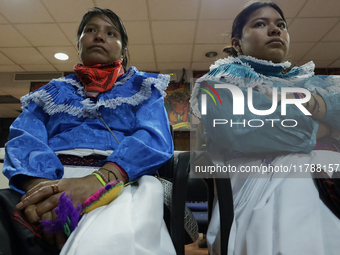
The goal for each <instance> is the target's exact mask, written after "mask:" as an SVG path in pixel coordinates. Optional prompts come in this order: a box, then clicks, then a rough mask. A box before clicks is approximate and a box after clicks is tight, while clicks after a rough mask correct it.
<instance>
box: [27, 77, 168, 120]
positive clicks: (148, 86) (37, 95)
mask: <svg viewBox="0 0 340 255" xmlns="http://www.w3.org/2000/svg"><path fill="white" fill-rule="evenodd" d="M134 73H135V72H134ZM130 78H131V76H130ZM58 80H59V81H60V79H58ZM61 80H62V81H65V80H63V78H61ZM169 80H170V76H169V75H164V74H159V75H158V76H157V78H153V77H149V78H146V79H144V80H143V82H142V84H141V89H140V91H138V92H137V93H136V94H134V95H132V96H130V97H117V98H113V99H108V100H98V101H97V102H96V103H94V102H93V101H91V99H90V98H87V99H85V100H83V101H81V102H80V103H81V104H82V105H83V107H77V106H72V105H69V104H55V103H54V100H53V98H52V96H51V95H50V94H49V93H48V92H47V91H46V90H44V89H42V90H40V91H37V92H34V93H31V94H28V95H26V96H23V97H22V98H21V102H22V104H23V107H27V106H28V104H29V102H30V101H34V102H35V103H36V104H37V105H39V106H41V107H43V110H44V111H45V112H46V113H47V114H49V115H54V114H56V113H62V112H63V113H67V114H70V115H72V116H78V117H90V118H95V117H98V116H99V115H100V113H99V112H98V109H99V107H101V106H104V107H106V108H111V109H116V108H117V106H120V105H121V104H123V103H126V104H130V105H133V106H136V105H139V104H140V103H142V102H143V101H145V100H147V99H149V98H150V96H151V90H152V85H154V86H155V88H156V89H157V90H159V92H160V93H161V94H162V96H163V97H165V95H166V93H165V92H164V90H165V89H166V88H167V86H168V83H169ZM66 81H67V80H66ZM126 81H127V79H126V80H125V82H126ZM74 82H76V83H78V82H77V81H75V80H72V81H71V82H69V83H71V84H72V85H73V86H75V87H77V88H78V89H79V90H78V93H79V91H80V88H82V86H81V85H80V84H76V83H74Z"/></svg>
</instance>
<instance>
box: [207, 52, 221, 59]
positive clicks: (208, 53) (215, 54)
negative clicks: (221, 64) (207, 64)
mask: <svg viewBox="0 0 340 255" xmlns="http://www.w3.org/2000/svg"><path fill="white" fill-rule="evenodd" d="M204 55H205V56H206V57H207V58H213V57H216V56H217V55H218V53H217V52H216V51H209V52H207V53H205V54H204Z"/></svg>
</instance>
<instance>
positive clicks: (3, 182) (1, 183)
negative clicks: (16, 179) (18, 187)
mask: <svg viewBox="0 0 340 255" xmlns="http://www.w3.org/2000/svg"><path fill="white" fill-rule="evenodd" d="M4 156H5V148H0V159H3V158H4ZM3 165H4V164H3V163H0V171H1V173H0V189H4V188H8V187H9V186H8V179H7V178H6V177H5V176H4V175H3V173H2V166H3Z"/></svg>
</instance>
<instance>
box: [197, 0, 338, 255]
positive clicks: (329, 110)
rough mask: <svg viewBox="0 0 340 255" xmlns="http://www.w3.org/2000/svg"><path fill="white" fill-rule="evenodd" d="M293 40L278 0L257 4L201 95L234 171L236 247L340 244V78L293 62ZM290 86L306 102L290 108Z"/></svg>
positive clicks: (322, 250)
mask: <svg viewBox="0 0 340 255" xmlns="http://www.w3.org/2000/svg"><path fill="white" fill-rule="evenodd" d="M289 42H290V38H289V34H288V30H287V24H286V20H285V17H284V15H283V13H282V11H281V9H280V8H279V7H278V6H277V5H276V4H274V3H269V2H255V3H252V4H250V5H249V6H248V7H246V8H245V9H244V10H243V11H242V12H240V14H239V15H238V16H237V17H236V19H235V21H234V23H233V29H232V40H231V43H232V47H231V48H227V49H226V52H227V53H228V54H230V57H228V58H225V59H220V60H217V61H216V62H215V64H213V65H212V66H211V68H210V70H211V71H210V72H209V73H207V74H206V75H204V76H203V77H202V78H200V79H198V80H197V83H196V85H195V88H194V91H193V94H192V99H191V103H192V108H193V112H194V113H195V114H196V115H197V116H198V117H201V118H202V121H203V124H204V126H205V128H206V130H207V132H206V138H207V140H208V141H207V146H208V150H209V152H210V154H211V155H213V156H214V158H219V159H220V160H222V162H224V164H225V166H229V169H232V170H233V171H230V172H229V174H230V178H231V184H232V190H233V200H234V222H233V225H232V228H231V232H230V238H229V247H228V254H235V255H240V254H248V255H251V254H253V255H259V254H261V255H267V254H268V255H272V254H315V255H321V254H338V253H339V250H340V243H339V241H338V234H339V231H340V221H339V218H340V213H339V209H340V206H339V201H340V199H339V193H337V191H339V180H338V179H336V177H339V174H338V173H336V172H335V170H336V168H337V166H339V164H340V154H339V148H340V146H339V142H338V140H339V134H340V133H339V129H340V118H339V116H340V79H339V78H338V77H334V76H328V77H326V76H315V75H314V64H313V62H309V63H307V64H305V65H303V66H301V67H293V68H291V69H290V70H289V71H287V70H288V69H289V68H290V63H289V62H285V61H284V60H285V57H286V55H287V53H288V49H289ZM249 88H250V89H249ZM284 88H287V91H290V93H288V94H287V95H286V98H288V99H290V100H292V99H294V100H295V101H294V102H300V103H297V104H296V105H295V104H287V105H286V107H285V109H283V108H281V104H283V100H282V101H280V100H281V98H282V99H284V95H285V94H286V93H284V91H285V89H284ZM294 88H296V91H297V92H296V93H293V92H295V91H293V89H294ZM203 89H204V90H212V91H213V89H215V92H216V94H218V95H219V97H220V98H221V103H219V102H218V101H217V100H216V101H217V104H216V105H215V103H214V102H213V100H212V99H211V98H210V97H209V96H206V95H205V94H206V93H205V92H204V90H203ZM232 90H233V92H231V91H232ZM237 92H241V93H238V94H237ZM211 93H212V92H211ZM240 94H242V95H240ZM212 95H213V94H212ZM243 96H244V98H245V100H244V102H242V103H239V102H240V100H241V99H242V97H243ZM248 97H250V98H251V99H252V101H251V102H250V104H252V105H250V104H248V103H247V101H248V100H247V98H248ZM277 101H278V104H277V107H276V104H275V103H276V102H277ZM201 102H202V103H201ZM297 105H299V107H298V106H297ZM272 108H273V109H272ZM199 109H202V111H201V112H200V110H199ZM269 109H270V110H271V112H270V113H268V114H260V113H263V111H264V110H269ZM301 109H302V110H303V109H304V110H305V111H302V110H301ZM256 110H257V111H256ZM284 110H286V113H285V114H284ZM233 111H234V112H235V114H233ZM260 111H262V112H260ZM254 112H255V113H254ZM289 167H290V168H289ZM338 170H339V169H338ZM219 177H223V176H219ZM300 177H303V178H300ZM311 177H317V178H316V179H313V178H311ZM219 217H220V215H219V212H218V204H217V205H216V206H215V209H214V212H213V217H212V220H211V224H210V226H209V230H208V243H209V249H210V254H219V253H220V251H219ZM221 217H223V215H221Z"/></svg>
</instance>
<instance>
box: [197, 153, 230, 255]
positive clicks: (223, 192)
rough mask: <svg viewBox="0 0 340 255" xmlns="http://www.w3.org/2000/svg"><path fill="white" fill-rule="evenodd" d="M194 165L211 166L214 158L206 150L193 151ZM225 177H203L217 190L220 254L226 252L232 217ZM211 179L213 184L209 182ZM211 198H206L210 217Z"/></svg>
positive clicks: (228, 179) (224, 254) (228, 180)
mask: <svg viewBox="0 0 340 255" xmlns="http://www.w3.org/2000/svg"><path fill="white" fill-rule="evenodd" d="M196 165H199V166H213V165H214V160H213V158H212V157H211V155H210V154H209V153H208V152H207V151H204V152H201V151H200V152H193V153H192V156H191V166H192V167H194V166H196ZM225 177H226V178H215V179H203V180H204V181H206V182H207V183H208V184H207V185H210V187H212V185H214V186H215V188H216V192H217V198H218V203H219V211H220V235H221V255H227V253H228V241H229V234H230V229H231V225H232V223H233V219H234V204H233V194H232V189H231V182H230V178H229V174H228V173H226V176H225ZM212 181H213V184H212V183H211V182H212ZM210 189H211V188H210ZM211 193H212V192H211ZM212 199H213V198H211V197H210V198H209V200H208V201H209V203H210V208H209V211H210V217H211V211H212ZM210 217H209V221H210Z"/></svg>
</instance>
